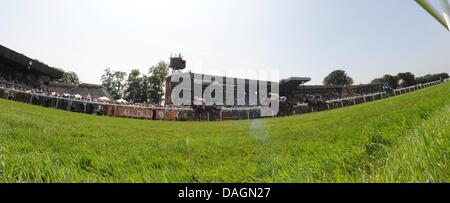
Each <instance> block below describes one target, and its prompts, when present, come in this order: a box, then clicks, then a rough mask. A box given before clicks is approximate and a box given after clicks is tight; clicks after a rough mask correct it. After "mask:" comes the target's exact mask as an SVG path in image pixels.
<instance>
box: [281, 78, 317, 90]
mask: <svg viewBox="0 0 450 203" xmlns="http://www.w3.org/2000/svg"><path fill="white" fill-rule="evenodd" d="M309 81H311V78H309V77H290V78H287V79H283V80H281V81H280V85H281V86H283V87H286V88H293V87H297V86H299V85H301V84H304V83H306V82H309Z"/></svg>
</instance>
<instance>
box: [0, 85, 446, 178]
mask: <svg viewBox="0 0 450 203" xmlns="http://www.w3.org/2000/svg"><path fill="white" fill-rule="evenodd" d="M449 91H450V83H446V84H442V85H439V86H435V87H431V88H428V89H424V90H420V91H417V92H414V93H410V94H406V95H402V96H398V97H393V98H389V99H386V100H381V101H376V102H372V103H368V104H361V105H357V106H352V107H347V108H343V109H337V110H332V111H326V112H318V113H312V114H305V115H298V116H292V117H284V118H274V119H260V120H250V121H227V122H168V121H145V120H132V119H120V118H108V117H99V116H93V115H84V114H78V113H72V112H66V111H60V110H54V109H48V108H43V107H38V106H32V105H27V104H22V103H16V102H11V101H7V100H3V99H1V100H0V182H450V127H449V126H450V125H449V124H450V94H449Z"/></svg>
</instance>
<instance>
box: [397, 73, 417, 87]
mask: <svg viewBox="0 0 450 203" xmlns="http://www.w3.org/2000/svg"><path fill="white" fill-rule="evenodd" d="M397 77H398V78H399V80H403V81H404V84H403V85H404V86H405V87H408V86H413V85H416V77H415V76H414V74H412V73H410V72H406V73H399V74H397Z"/></svg>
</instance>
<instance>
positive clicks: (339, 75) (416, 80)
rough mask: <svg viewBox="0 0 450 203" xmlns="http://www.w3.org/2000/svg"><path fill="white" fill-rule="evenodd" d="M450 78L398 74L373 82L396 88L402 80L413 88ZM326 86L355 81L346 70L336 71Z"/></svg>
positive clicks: (347, 83)
mask: <svg viewBox="0 0 450 203" xmlns="http://www.w3.org/2000/svg"><path fill="white" fill-rule="evenodd" d="M447 78H449V75H448V74H447V73H438V74H428V75H425V76H422V77H416V76H415V75H414V74H412V73H410V72H405V73H398V74H397V75H389V74H387V75H384V76H383V77H380V78H375V79H373V80H372V82H371V83H372V84H375V83H383V84H385V83H387V84H389V86H391V87H393V88H395V87H398V86H399V82H400V80H402V81H403V85H404V86H412V85H416V84H423V83H427V82H433V81H437V80H444V79H447ZM323 84H324V85H352V84H353V79H352V78H351V77H350V76H349V75H348V74H347V73H346V72H345V71H344V70H334V71H332V72H331V73H330V74H328V75H327V76H326V77H325V79H324V80H323Z"/></svg>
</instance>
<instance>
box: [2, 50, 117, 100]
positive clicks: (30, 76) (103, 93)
mask: <svg viewBox="0 0 450 203" xmlns="http://www.w3.org/2000/svg"><path fill="white" fill-rule="evenodd" d="M64 72H65V71H63V70H61V69H58V68H54V67H50V66H48V65H46V64H44V63H42V62H40V61H38V60H36V59H31V58H30V57H27V56H25V55H23V54H21V53H18V52H16V51H14V50H12V49H9V48H7V47H5V46H2V45H0V83H2V84H3V85H6V86H16V87H21V88H23V89H31V88H39V89H40V88H42V89H45V90H46V91H47V92H55V93H58V94H59V95H63V94H72V95H81V96H83V97H92V98H100V97H107V98H109V99H112V97H111V95H110V93H109V92H108V90H107V89H106V88H104V87H103V86H101V85H95V84H86V83H82V84H80V85H71V84H65V83H62V82H61V80H62V78H63V75H64Z"/></svg>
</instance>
